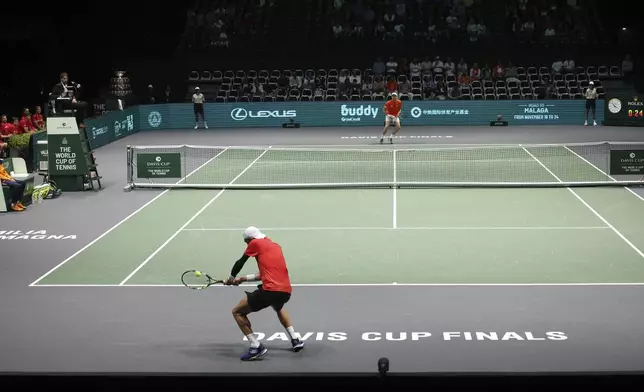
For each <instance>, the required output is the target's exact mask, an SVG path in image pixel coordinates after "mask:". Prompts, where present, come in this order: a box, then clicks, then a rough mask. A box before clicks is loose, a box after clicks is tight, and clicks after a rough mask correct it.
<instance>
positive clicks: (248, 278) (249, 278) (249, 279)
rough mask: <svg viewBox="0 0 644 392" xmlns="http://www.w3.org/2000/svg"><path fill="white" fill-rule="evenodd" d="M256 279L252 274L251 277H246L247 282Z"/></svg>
mask: <svg viewBox="0 0 644 392" xmlns="http://www.w3.org/2000/svg"><path fill="white" fill-rule="evenodd" d="M256 278H257V276H256V275H255V274H253V275H246V281H248V282H252V281H254V280H255V279H256Z"/></svg>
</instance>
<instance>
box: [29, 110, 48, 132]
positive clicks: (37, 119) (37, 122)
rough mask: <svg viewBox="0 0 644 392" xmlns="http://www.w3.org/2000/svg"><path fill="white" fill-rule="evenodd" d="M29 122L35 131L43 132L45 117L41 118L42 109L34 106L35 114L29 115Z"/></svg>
mask: <svg viewBox="0 0 644 392" xmlns="http://www.w3.org/2000/svg"><path fill="white" fill-rule="evenodd" d="M31 121H32V122H33V124H34V126H35V127H36V130H38V131H44V130H45V128H46V124H45V117H43V115H42V108H41V107H40V106H36V113H34V114H32V115H31Z"/></svg>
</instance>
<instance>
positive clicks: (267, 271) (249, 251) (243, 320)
mask: <svg viewBox="0 0 644 392" xmlns="http://www.w3.org/2000/svg"><path fill="white" fill-rule="evenodd" d="M244 242H245V243H246V244H247V245H246V250H245V251H244V254H243V255H242V257H241V258H240V259H239V260H237V262H236V263H235V265H234V266H233V268H232V270H231V271H230V277H229V278H228V280H227V281H226V282H225V284H226V285H234V286H237V285H239V284H241V283H243V282H254V281H261V282H262V283H261V284H260V285H258V286H257V290H255V291H253V292H252V293H251V292H246V298H244V299H242V300H241V301H240V302H239V304H237V306H235V308H234V309H233V317H235V321H236V322H237V325H238V326H239V329H241V331H242V333H243V334H244V335H245V336H246V338H248V341H249V342H250V349H249V350H248V352H247V353H245V354H244V355H242V357H241V360H242V361H252V360H254V359H257V358H259V357H261V356H263V355H264V354H266V351H268V350H267V349H266V347H264V345H263V344H261V343H260V342H259V341H258V340H257V337H255V335H254V334H253V330H252V328H251V325H250V320H248V314H250V313H252V312H258V311H260V310H262V309H265V308H267V307H269V306H270V307H272V308H273V310H275V312H277V318H278V319H279V321H280V323H281V324H282V326H283V327H284V328H285V329H286V332H288V335H289V337H290V338H291V345H292V346H293V351H295V352H298V351H300V350H302V349H303V348H304V343H303V342H302V341H301V340H300V338H299V336H298V334H297V333H296V332H295V329H294V328H293V325H292V324H291V320H290V317H289V315H288V313H287V312H286V311H285V310H284V309H283V307H284V304H286V303H287V302H288V301H289V299H291V292H292V290H293V289H292V287H291V280H290V278H289V275H288V268H287V267H286V260H285V258H284V254H283V253H282V247H281V246H280V245H279V244H278V243H276V242H273V241H272V240H271V239H270V238H268V237H266V236H265V235H264V234H262V232H261V231H259V229H258V228H256V227H254V226H250V227H249V228H247V229H246V230H245V231H244ZM251 257H254V258H255V259H256V260H257V266H258V267H259V273H258V274H252V275H246V276H241V277H237V274H239V272H240V271H241V270H242V268H243V267H244V263H246V261H247V260H248V259H249V258H251Z"/></svg>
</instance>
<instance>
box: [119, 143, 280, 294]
mask: <svg viewBox="0 0 644 392" xmlns="http://www.w3.org/2000/svg"><path fill="white" fill-rule="evenodd" d="M270 149H271V146H268V148H267V149H266V150H264V152H262V153H261V154H260V155H259V156H258V157H257V158H255V160H254V161H252V162H251V163H250V165H248V166H246V168H245V169H244V170H242V172H241V173H239V174H238V175H237V177H235V178H233V180H232V181H230V182H229V183H228V185H230V184H232V183H234V182H235V181H237V179H238V178H239V177H241V176H242V175H243V174H244V173H246V171H247V170H248V169H250V167H251V166H253V164H255V162H257V161H258V160H259V159H260V158H261V157H262V156H264V154H266V153H267V152H268V150H270ZM225 191H226V189H222V190H221V191H219V192H217V194H216V195H215V196H214V197H213V198H212V199H210V200H209V201H208V203H206V204H205V205H204V206H203V207H201V208H200V209H199V211H197V212H196V213H195V214H194V215H193V216H192V217H191V218H190V219H188V221H187V222H186V223H184V224H183V226H181V227H180V228H179V229H178V230H177V231H175V232H174V234H172V236H171V237H170V238H168V239H167V240H166V241H165V242H164V243H163V244H161V246H159V247H158V248H157V249H156V250H155V251H154V252H152V254H151V255H150V256H148V258H147V259H145V260H144V261H143V262H142V263H141V264H139V266H138V267H136V269H135V270H134V271H132V272H131V273H130V274H129V275H128V276H127V277H126V278H125V279H123V281H122V282H121V283H120V285H121V286H122V285H124V284H125V282H127V281H128V280H130V278H132V276H134V275H135V274H136V273H137V272H139V270H140V269H141V268H143V266H145V265H146V264H147V263H148V262H149V261H150V260H152V258H153V257H154V256H156V254H157V253H159V252H160V251H161V250H162V249H163V248H165V247H166V246H167V245H168V244H169V243H170V241H172V240H173V239H174V238H175V237H176V236H177V235H178V234H179V233H181V231H182V230H183V229H185V228H186V226H188V225H189V224H190V223H191V222H192V221H193V220H195V219H196V218H197V217H198V216H199V215H200V214H201V213H202V212H204V210H205V209H206V208H208V207H209V206H210V205H211V204H212V203H214V201H215V200H217V199H218V198H219V196H221V195H222V194H223V193H224V192H225Z"/></svg>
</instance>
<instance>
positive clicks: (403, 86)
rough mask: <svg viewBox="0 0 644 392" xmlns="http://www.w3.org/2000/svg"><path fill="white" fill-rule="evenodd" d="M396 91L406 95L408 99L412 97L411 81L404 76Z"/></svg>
mask: <svg viewBox="0 0 644 392" xmlns="http://www.w3.org/2000/svg"><path fill="white" fill-rule="evenodd" d="M398 93H399V94H400V95H401V96H402V95H406V96H407V97H408V98H409V99H412V97H413V94H412V93H411V83H409V79H407V78H404V79H403V81H402V82H401V83H400V84H399V85H398Z"/></svg>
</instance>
